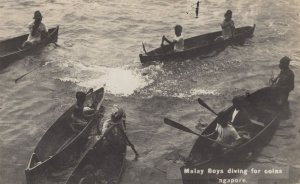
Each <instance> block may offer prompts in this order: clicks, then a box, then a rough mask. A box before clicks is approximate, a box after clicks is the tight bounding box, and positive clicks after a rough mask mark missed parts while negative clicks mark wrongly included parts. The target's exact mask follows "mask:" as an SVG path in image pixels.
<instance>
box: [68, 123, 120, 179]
mask: <svg viewBox="0 0 300 184" xmlns="http://www.w3.org/2000/svg"><path fill="white" fill-rule="evenodd" d="M113 128H114V126H112V127H110V129H109V130H107V133H109V132H110V131H112V130H113ZM125 157H126V142H125V141H124V139H122V137H115V139H114V140H113V141H112V140H110V141H106V140H104V139H103V136H102V137H101V138H100V139H99V140H98V141H96V143H95V144H94V146H93V147H92V148H91V149H89V150H88V152H87V153H86V154H85V156H84V157H83V158H82V160H81V161H80V162H79V164H78V165H77V166H76V168H75V169H74V171H73V172H72V174H71V175H70V177H69V179H68V180H67V182H66V184H79V183H80V181H81V180H83V179H84V178H85V179H87V180H88V179H89V181H93V182H94V183H108V184H117V183H119V182H120V180H121V176H122V173H123V171H124V169H125V164H126V159H125ZM88 167H90V168H92V169H91V170H90V171H87V168H88Z"/></svg>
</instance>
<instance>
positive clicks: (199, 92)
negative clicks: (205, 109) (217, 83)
mask: <svg viewBox="0 0 300 184" xmlns="http://www.w3.org/2000/svg"><path fill="white" fill-rule="evenodd" d="M190 93H191V95H192V96H194V95H219V93H218V92H217V91H216V90H211V89H201V88H197V89H192V90H191V91H190Z"/></svg>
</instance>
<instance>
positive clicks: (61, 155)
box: [25, 88, 104, 184]
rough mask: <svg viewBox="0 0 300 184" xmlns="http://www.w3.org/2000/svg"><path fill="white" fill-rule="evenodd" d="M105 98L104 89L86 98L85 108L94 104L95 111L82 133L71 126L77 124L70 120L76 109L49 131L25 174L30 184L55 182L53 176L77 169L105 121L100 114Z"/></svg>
mask: <svg viewBox="0 0 300 184" xmlns="http://www.w3.org/2000/svg"><path fill="white" fill-rule="evenodd" d="M103 98H104V88H100V89H98V90H96V91H95V92H93V93H92V94H89V95H87V97H86V101H85V104H86V105H88V104H92V106H94V107H95V109H96V111H95V114H94V117H93V118H92V119H91V120H90V121H89V122H88V124H87V125H86V126H85V127H84V128H83V129H82V130H81V131H80V132H77V133H76V132H74V131H73V130H72V128H71V126H70V124H71V123H72V122H73V121H74V120H73V119H72V117H71V116H72V113H73V111H74V108H75V105H73V106H72V107H71V108H70V109H68V110H67V111H66V112H65V113H64V114H63V115H62V116H61V117H60V118H58V120H57V121H56V122H55V123H54V124H53V125H52V126H51V127H50V128H49V129H48V130H47V132H46V133H45V134H44V135H43V137H42V139H41V140H40V142H39V143H38V145H37V146H36V148H35V150H34V152H33V154H32V155H31V158H30V161H29V164H28V166H27V168H26V170H25V174H26V180H27V183H28V184H35V183H37V184H41V183H47V182H50V181H51V182H54V181H52V178H54V177H52V176H54V175H56V173H59V174H61V173H62V172H67V170H68V169H69V167H70V165H73V166H76V164H77V163H78V162H79V160H80V159H81V157H82V156H83V155H84V154H82V153H83V152H85V150H86V149H88V148H89V145H91V144H92V143H93V142H92V140H91V139H89V136H90V135H91V134H92V133H94V131H95V130H97V125H98V123H99V121H100V120H101V118H102V117H103V114H102V113H103V112H102V110H101V105H102V102H103Z"/></svg>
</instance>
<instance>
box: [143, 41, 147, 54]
mask: <svg viewBox="0 0 300 184" xmlns="http://www.w3.org/2000/svg"><path fill="white" fill-rule="evenodd" d="M142 45H143V50H144V52H145V54H146V55H148V52H147V51H146V48H145V45H144V42H142Z"/></svg>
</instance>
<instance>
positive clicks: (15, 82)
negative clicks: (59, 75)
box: [15, 65, 42, 83]
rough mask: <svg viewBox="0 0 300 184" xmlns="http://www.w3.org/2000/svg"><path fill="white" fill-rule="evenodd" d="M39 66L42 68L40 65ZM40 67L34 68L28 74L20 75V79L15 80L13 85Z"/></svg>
mask: <svg viewBox="0 0 300 184" xmlns="http://www.w3.org/2000/svg"><path fill="white" fill-rule="evenodd" d="M41 66H42V65H41ZM41 66H38V67H35V68H34V69H32V70H31V71H29V72H27V73H25V74H24V75H21V76H20V77H18V78H16V79H15V83H17V82H18V80H20V79H22V78H23V77H25V76H26V75H28V74H30V73H32V72H33V71H35V70H36V69H38V68H40V67H41Z"/></svg>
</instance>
